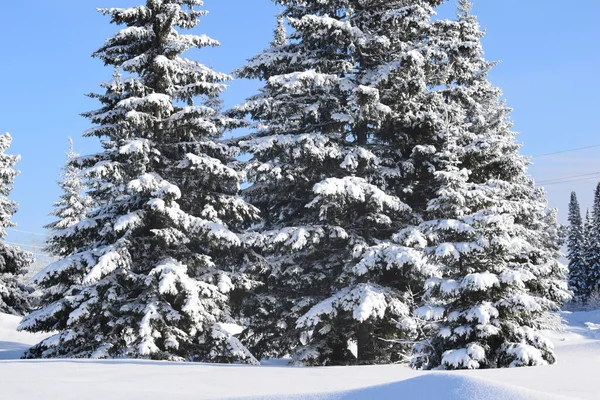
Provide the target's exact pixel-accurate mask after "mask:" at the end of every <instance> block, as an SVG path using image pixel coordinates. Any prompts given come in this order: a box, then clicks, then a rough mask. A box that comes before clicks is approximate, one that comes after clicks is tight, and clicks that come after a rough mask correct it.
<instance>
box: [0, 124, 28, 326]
mask: <svg viewBox="0 0 600 400" xmlns="http://www.w3.org/2000/svg"><path fill="white" fill-rule="evenodd" d="M11 143H12V137H11V136H10V134H8V133H5V134H4V135H0V238H1V239H4V238H5V237H6V228H11V227H15V226H16V224H15V223H14V222H12V221H11V218H12V216H13V215H14V214H15V212H16V211H17V203H16V202H14V201H12V200H10V199H9V198H8V196H9V194H10V192H11V190H12V189H13V185H14V181H15V177H16V176H17V175H18V174H19V172H18V171H16V170H15V169H14V166H15V164H16V163H17V162H18V161H19V159H20V157H19V156H16V155H11V154H6V151H7V150H8V149H9V148H10V145H11ZM32 262H33V258H32V255H31V254H30V253H28V252H25V251H23V250H21V249H19V248H18V247H15V246H11V245H9V244H7V243H6V242H4V240H0V313H8V314H14V315H23V314H24V313H26V312H28V311H29V308H30V303H29V293H30V290H29V288H28V287H26V285H24V284H23V283H22V282H21V280H20V279H19V277H20V276H21V275H23V274H25V273H26V272H27V271H26V268H27V267H28V266H29V265H30V264H31V263H32Z"/></svg>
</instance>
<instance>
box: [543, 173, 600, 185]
mask: <svg viewBox="0 0 600 400" xmlns="http://www.w3.org/2000/svg"><path fill="white" fill-rule="evenodd" d="M595 178H600V175H597V176H590V177H587V178H579V179H571V180H568V181H561V182H550V183H546V184H544V186H550V185H560V184H561V183H569V182H579V181H587V180H590V179H595Z"/></svg>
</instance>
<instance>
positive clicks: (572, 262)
mask: <svg viewBox="0 0 600 400" xmlns="http://www.w3.org/2000/svg"><path fill="white" fill-rule="evenodd" d="M567 248H568V253H567V257H568V259H569V288H570V289H571V290H572V291H573V294H574V296H575V299H577V300H578V301H584V302H585V300H586V297H587V277H586V274H587V267H586V262H585V257H584V253H585V248H584V237H583V221H582V219H581V210H580V208H579V202H578V201H577V195H576V194H575V192H571V201H570V202H569V227H568V237H567Z"/></svg>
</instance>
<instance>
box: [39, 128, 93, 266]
mask: <svg viewBox="0 0 600 400" xmlns="http://www.w3.org/2000/svg"><path fill="white" fill-rule="evenodd" d="M78 157H79V154H77V153H75V150H74V148H73V139H71V138H69V151H68V152H67V163H66V164H65V166H64V167H63V169H62V171H63V172H62V180H61V181H60V182H59V183H58V185H59V186H60V188H61V189H62V192H63V193H62V194H61V196H60V200H59V201H57V202H56V203H54V207H55V209H54V211H53V212H52V214H51V215H53V216H55V217H56V218H57V220H56V221H54V222H52V223H50V224H48V225H46V226H45V228H46V229H48V230H50V231H51V234H50V237H49V238H48V240H47V241H46V249H45V250H46V251H47V252H48V253H50V254H52V255H53V256H57V257H66V256H68V255H69V254H71V253H72V252H73V250H74V249H75V248H76V247H75V248H74V247H73V244H74V243H73V241H72V240H71V238H70V237H68V236H65V235H61V232H62V231H64V230H66V229H69V228H71V227H73V226H75V225H77V224H78V223H79V222H81V220H82V219H84V218H85V215H86V212H87V211H88V210H90V208H92V201H91V199H90V197H89V196H88V195H87V194H86V193H85V192H84V191H85V184H84V182H83V177H82V171H81V169H80V168H79V167H78V166H77V158H78Z"/></svg>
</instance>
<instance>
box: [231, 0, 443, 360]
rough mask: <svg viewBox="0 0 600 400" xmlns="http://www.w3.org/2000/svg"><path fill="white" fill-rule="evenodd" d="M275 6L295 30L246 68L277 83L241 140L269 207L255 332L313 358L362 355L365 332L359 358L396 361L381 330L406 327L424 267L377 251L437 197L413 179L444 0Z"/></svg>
mask: <svg viewBox="0 0 600 400" xmlns="http://www.w3.org/2000/svg"><path fill="white" fill-rule="evenodd" d="M276 2H277V3H278V4H280V5H282V6H283V7H284V12H283V15H284V16H286V17H287V20H288V22H289V25H290V26H291V27H292V28H293V33H292V34H291V36H290V39H291V40H289V41H287V43H285V44H282V43H283V41H281V40H276V41H275V43H274V44H273V45H272V46H271V47H270V48H269V49H267V50H266V51H264V52H263V53H261V54H259V55H258V56H256V57H255V58H253V59H251V60H250V61H249V62H248V64H247V65H246V66H244V67H243V68H241V69H240V70H239V72H238V75H239V76H240V77H243V78H254V79H261V80H262V81H264V86H263V88H262V89H261V90H260V93H259V94H257V95H255V96H253V97H251V98H250V99H248V101H247V102H246V103H245V104H244V105H242V106H239V107H237V109H236V111H237V112H238V113H240V114H249V115H250V116H251V117H252V119H253V120H254V121H255V124H256V125H255V131H254V134H253V135H252V136H251V137H249V138H245V139H243V140H241V141H240V146H241V147H242V148H243V149H244V150H245V151H248V152H250V153H252V155H253V158H252V160H251V161H250V162H249V165H248V170H249V178H250V181H251V184H252V185H251V186H250V187H249V188H248V189H247V190H246V191H245V196H246V198H247V199H248V200H249V201H250V202H251V203H252V204H254V205H256V206H257V207H258V208H259V209H260V210H261V211H262V215H263V217H264V225H263V226H262V227H260V228H261V233H262V236H263V242H262V243H259V244H258V245H257V246H259V247H262V249H261V251H262V253H263V255H264V257H265V258H264V262H263V263H260V264H256V265H254V266H253V269H252V270H251V271H250V272H252V273H253V274H255V276H257V279H259V280H261V281H263V282H264V283H265V284H264V286H263V287H262V288H260V289H259V290H258V291H257V292H256V293H255V294H254V295H253V296H250V297H249V298H248V299H247V307H248V309H250V310H259V313H258V315H256V316H255V318H253V320H254V322H253V323H252V326H253V327H252V331H251V332H248V337H249V341H250V343H251V345H252V347H253V349H255V350H256V352H257V354H259V355H269V356H283V355H285V354H289V353H291V354H292V355H293V359H294V361H295V362H297V363H303V364H318V365H322V364H328V365H330V364H347V363H353V362H356V361H357V360H355V358H354V356H353V355H352V354H351V353H350V351H349V350H348V342H349V341H352V340H353V341H357V342H358V362H360V363H375V362H389V361H396V360H398V359H399V358H400V357H401V356H402V354H400V353H401V350H402V349H400V348H395V349H391V348H390V347H392V346H394V345H393V344H391V342H388V341H384V340H379V339H380V338H383V339H387V338H393V337H395V336H396V335H397V329H396V321H397V320H400V319H404V318H406V317H407V316H408V314H409V312H410V307H411V305H410V304H411V303H412V301H413V300H412V299H413V297H412V296H411V286H414V287H415V288H416V287H420V286H419V285H416V284H415V282H419V283H420V280H421V279H422V277H421V275H422V271H420V270H418V268H417V269H414V268H413V267H414V266H413V265H412V264H411V263H410V262H409V261H410V260H408V259H400V258H396V257H395V256H394V254H396V253H398V249H397V248H396V247H397V246H395V245H394V246H393V248H392V249H390V250H389V251H388V252H387V254H388V255H389V256H388V257H387V258H386V257H375V256H373V254H374V253H375V252H377V251H378V250H381V249H384V250H387V247H386V246H388V247H389V245H390V237H391V236H392V234H393V233H394V232H397V231H398V230H400V229H401V228H402V227H404V226H406V224H407V221H412V220H414V219H417V220H418V215H414V213H413V211H412V210H411V209H410V207H409V206H408V205H407V202H410V203H412V204H415V205H419V204H420V203H422V202H423V200H422V199H423V197H426V195H425V194H424V193H423V192H421V191H419V189H418V186H419V185H420V184H421V183H420V182H419V184H416V185H412V183H414V182H415V181H418V179H416V178H414V175H419V174H421V173H423V172H426V171H427V170H428V166H427V164H425V163H421V162H420V158H422V157H424V155H428V151H429V148H428V147H427V146H420V147H419V146H417V145H418V144H421V143H422V139H420V138H419V136H421V135H422V136H427V135H428V134H429V131H430V130H429V125H431V124H432V123H433V122H432V119H433V118H435V117H437V115H431V114H429V112H428V111H429V109H428V108H427V107H428V105H427V104H425V102H426V101H427V100H428V95H427V93H428V90H429V89H430V88H433V87H435V86H437V85H438V84H439V83H440V82H439V76H438V75H437V72H438V67H437V62H433V61H431V60H432V58H433V57H434V56H433V54H434V53H437V54H438V55H439V51H438V50H437V49H435V48H434V46H431V45H429V43H428V41H429V38H428V29H429V28H430V26H431V16H432V15H433V14H434V10H433V7H435V6H437V5H439V4H440V3H441V1H435V0H431V1H423V2H418V3H417V2H412V1H400V2H393V3H390V2H379V3H377V4H371V3H369V4H365V3H364V2H361V1H349V2H348V1H347V2H321V1H308V2H303V3H302V4H299V3H298V2H296V1H290V0H278V1H276ZM441 58H443V57H441ZM439 62H440V63H442V61H439ZM416 170H417V171H416ZM411 185H412V186H411ZM421 207H422V206H421ZM409 264H410V265H409ZM395 347H398V346H395Z"/></svg>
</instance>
